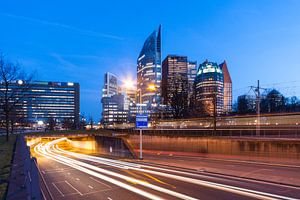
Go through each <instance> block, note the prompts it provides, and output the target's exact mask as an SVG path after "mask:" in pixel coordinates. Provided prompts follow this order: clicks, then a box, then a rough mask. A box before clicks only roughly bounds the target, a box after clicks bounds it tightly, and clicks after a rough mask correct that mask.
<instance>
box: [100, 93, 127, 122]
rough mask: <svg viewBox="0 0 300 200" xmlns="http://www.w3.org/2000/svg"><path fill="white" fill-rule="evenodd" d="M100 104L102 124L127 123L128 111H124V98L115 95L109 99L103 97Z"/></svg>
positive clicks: (120, 95)
mask: <svg viewBox="0 0 300 200" xmlns="http://www.w3.org/2000/svg"><path fill="white" fill-rule="evenodd" d="M101 103H102V120H101V122H102V124H103V125H104V126H105V127H108V126H109V125H115V124H122V123H127V122H128V110H125V109H124V105H125V96H124V95H122V94H115V95H112V96H110V97H103V98H102V99H101Z"/></svg>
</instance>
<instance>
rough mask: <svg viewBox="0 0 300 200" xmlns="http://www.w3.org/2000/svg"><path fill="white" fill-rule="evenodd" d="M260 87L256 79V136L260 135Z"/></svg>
mask: <svg viewBox="0 0 300 200" xmlns="http://www.w3.org/2000/svg"><path fill="white" fill-rule="evenodd" d="M259 89H260V87H259V80H257V88H256V92H257V95H256V115H257V119H256V136H260V90H259Z"/></svg>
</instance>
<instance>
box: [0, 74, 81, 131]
mask: <svg viewBox="0 0 300 200" xmlns="http://www.w3.org/2000/svg"><path fill="white" fill-rule="evenodd" d="M4 87H5V86H4V85H3V84H0V90H2V91H4V90H5V89H4ZM9 94H13V96H14V102H11V103H14V104H15V109H14V110H13V111H12V113H14V114H15V116H14V119H15V122H16V123H17V122H20V123H21V122H22V123H26V124H29V125H34V124H37V123H39V124H46V123H48V122H49V120H55V122H56V123H62V122H63V120H68V121H69V122H72V123H73V127H74V128H76V127H78V125H79V112H80V105H79V96H80V95H79V84H78V83H73V82H45V81H31V82H29V83H25V82H24V81H22V80H18V81H16V83H14V84H11V85H9ZM1 97H2V98H3V93H0V98H1ZM1 108H2V106H1ZM1 113H3V112H1ZM1 117H3V116H1Z"/></svg>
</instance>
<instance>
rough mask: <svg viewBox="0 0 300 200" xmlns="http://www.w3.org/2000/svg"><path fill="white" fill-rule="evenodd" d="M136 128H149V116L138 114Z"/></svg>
mask: <svg viewBox="0 0 300 200" xmlns="http://www.w3.org/2000/svg"><path fill="white" fill-rule="evenodd" d="M135 127H136V128H148V115H142V114H137V115H136V119H135Z"/></svg>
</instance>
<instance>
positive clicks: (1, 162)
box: [0, 135, 16, 199]
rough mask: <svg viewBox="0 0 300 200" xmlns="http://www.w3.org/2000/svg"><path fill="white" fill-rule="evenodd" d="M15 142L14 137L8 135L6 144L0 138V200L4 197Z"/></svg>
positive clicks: (3, 138) (2, 138) (3, 137)
mask: <svg viewBox="0 0 300 200" xmlns="http://www.w3.org/2000/svg"><path fill="white" fill-rule="evenodd" d="M15 142H16V135H10V137H9V141H8V142H7V141H6V137H5V136H0V199H4V197H5V193H6V188H7V185H8V178H9V174H10V168H11V162H12V156H13V151H14V145H15Z"/></svg>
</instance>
